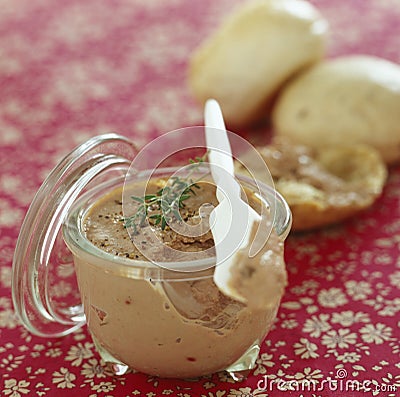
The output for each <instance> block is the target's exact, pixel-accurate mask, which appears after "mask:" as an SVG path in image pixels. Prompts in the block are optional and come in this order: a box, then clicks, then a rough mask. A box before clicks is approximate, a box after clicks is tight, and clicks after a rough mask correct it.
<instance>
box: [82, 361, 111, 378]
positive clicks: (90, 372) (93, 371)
mask: <svg viewBox="0 0 400 397" xmlns="http://www.w3.org/2000/svg"><path fill="white" fill-rule="evenodd" d="M81 374H82V375H83V376H85V377H86V378H89V379H90V378H94V377H96V378H105V377H106V376H107V375H108V376H111V375H112V371H110V370H108V369H107V368H106V367H104V366H103V365H102V364H101V363H99V362H98V361H97V359H96V358H92V359H90V360H88V362H87V363H84V364H83V365H82V370H81Z"/></svg>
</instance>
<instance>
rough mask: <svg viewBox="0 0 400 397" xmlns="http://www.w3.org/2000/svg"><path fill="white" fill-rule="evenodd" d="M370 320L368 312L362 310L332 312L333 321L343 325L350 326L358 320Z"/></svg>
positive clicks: (364, 321)
mask: <svg viewBox="0 0 400 397" xmlns="http://www.w3.org/2000/svg"><path fill="white" fill-rule="evenodd" d="M368 321H369V316H368V314H367V313H362V312H357V313H355V312H353V311H351V310H347V311H344V312H340V313H333V314H332V323H334V324H335V323H338V324H340V325H342V326H343V327H350V326H352V325H353V324H355V323H357V322H361V323H367V322H368Z"/></svg>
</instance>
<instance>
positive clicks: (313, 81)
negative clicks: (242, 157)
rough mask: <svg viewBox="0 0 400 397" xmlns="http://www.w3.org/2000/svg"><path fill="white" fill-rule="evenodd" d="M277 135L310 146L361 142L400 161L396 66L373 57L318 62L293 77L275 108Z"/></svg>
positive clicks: (398, 69) (388, 159)
mask: <svg viewBox="0 0 400 397" xmlns="http://www.w3.org/2000/svg"><path fill="white" fill-rule="evenodd" d="M272 119H273V125H274V128H275V131H276V133H277V135H278V136H284V137H288V138H290V139H292V140H294V141H296V142H299V143H303V144H306V145H309V146H311V147H314V148H318V147H322V146H324V145H327V144H328V145H337V144H348V145H352V144H355V143H365V144H369V145H372V146H374V147H375V148H376V149H377V150H378V151H379V152H380V153H381V155H382V157H383V159H384V161H385V162H386V163H388V164H391V163H394V162H397V161H399V160H400V66H399V65H396V64H394V63H392V62H389V61H386V60H384V59H379V58H375V57H371V56H362V55H355V56H346V57H341V58H337V59H333V60H327V61H324V62H322V63H319V64H317V65H315V66H313V67H312V68H310V69H309V70H308V71H306V72H304V73H303V74H301V75H300V76H298V77H297V78H295V79H293V81H291V82H290V83H289V84H288V85H287V86H286V87H285V88H284V90H283V91H282V93H281V94H280V96H279V98H278V100H277V103H276V105H275V107H274V110H273V115H272Z"/></svg>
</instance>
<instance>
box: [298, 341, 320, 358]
mask: <svg viewBox="0 0 400 397" xmlns="http://www.w3.org/2000/svg"><path fill="white" fill-rule="evenodd" d="M294 349H295V350H294V352H295V354H296V355H298V356H300V358H316V357H318V356H319V354H318V353H317V350H318V346H317V345H316V344H315V343H312V342H310V341H309V340H308V339H306V338H301V339H300V342H297V343H295V344H294Z"/></svg>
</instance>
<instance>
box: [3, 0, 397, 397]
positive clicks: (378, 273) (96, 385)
mask: <svg viewBox="0 0 400 397" xmlns="http://www.w3.org/2000/svg"><path fill="white" fill-rule="evenodd" d="M240 2H241V1H239V0H235V1H232V0H214V1H211V0H191V1H190V2H189V1H185V0H170V1H168V2H167V1H163V0H128V1H123V0H107V1H103V2H97V1H94V0H87V1H84V2H82V1H77V0H71V1H68V2H51V1H49V0H36V1H34V2H33V1H30V0H18V1H8V2H2V5H1V12H0V32H1V34H0V87H1V96H0V170H1V171H0V253H1V255H0V390H1V391H0V394H1V395H2V396H7V397H21V396H40V397H41V396H60V397H61V396H70V395H76V396H78V395H79V396H91V397H94V396H109V397H111V396H114V397H117V396H118V397H120V396H146V397H155V396H177V397H191V396H201V397H249V396H258V397H267V396H285V395H287V396H296V397H297V396H300V395H303V396H313V397H318V396H321V397H322V396H324V397H325V396H339V395H340V396H357V395H373V396H398V395H399V393H400V342H399V328H400V168H399V167H398V166H397V167H393V168H392V169H391V170H390V177H389V181H388V184H387V186H386V188H385V191H384V193H383V196H382V197H381V198H380V199H379V200H378V201H377V203H376V204H375V205H374V206H373V207H372V208H371V209H369V210H368V211H366V212H364V213H363V214H360V215H359V216H358V217H356V218H354V219H352V220H350V221H349V222H346V223H345V224H342V225H339V226H335V227H331V228H328V229H325V230H321V231H318V232H312V233H306V234H301V235H300V234H299V235H294V234H292V235H290V236H289V238H288V240H287V244H286V261H287V267H288V272H289V285H288V287H287V291H286V294H285V296H284V299H283V301H282V305H281V308H280V310H279V313H278V317H277V320H276V322H275V324H274V326H273V329H272V330H271V331H270V333H269V334H268V336H267V338H266V340H265V341H264V342H263V345H262V350H261V354H260V356H259V358H258V360H257V365H256V367H255V369H254V370H253V371H252V372H251V373H250V374H249V377H248V378H247V380H245V381H243V382H240V383H235V382H234V381H233V380H232V379H231V378H230V377H229V376H228V375H227V374H225V373H217V374H214V375H210V376H208V377H203V378H200V379H191V380H167V379H158V378H155V377H151V376H146V375H143V374H139V373H129V374H126V375H124V376H121V377H114V376H112V374H111V373H110V372H109V371H108V369H107V368H106V367H105V366H104V365H103V363H102V362H101V360H100V358H99V356H98V354H97V352H96V351H95V349H94V345H93V342H92V340H91V338H90V336H89V335H88V332H87V330H86V329H85V328H82V329H80V330H78V331H76V332H74V333H73V334H71V335H69V336H66V337H63V338H60V339H43V338H39V337H36V336H33V335H31V334H29V333H28V332H27V331H26V330H25V329H24V328H23V327H22V326H21V325H20V324H19V321H18V319H17V317H16V316H15V314H14V311H13V307H12V300H11V262H12V256H13V251H14V247H15V243H16V239H17V237H18V232H19V228H20V226H21V222H22V220H23V217H24V214H25V212H26V210H27V208H28V206H29V203H30V202H31V200H32V198H33V196H34V193H35V191H36V190H37V189H38V187H39V186H40V184H41V182H42V181H43V179H44V178H45V176H46V175H47V174H48V172H49V171H50V170H51V169H52V168H53V167H54V166H55V164H56V163H57V162H58V161H59V160H60V159H61V158H62V157H63V156H64V155H65V154H66V153H68V152H69V151H70V150H71V149H72V148H73V147H74V146H76V145H77V144H79V143H81V142H83V141H85V140H86V139H88V138H89V137H91V136H94V135H97V134H100V133H104V132H108V131H116V132H118V133H120V134H122V135H126V136H127V137H129V138H131V139H132V140H133V141H134V142H135V143H136V144H137V145H138V146H142V145H144V144H145V143H146V142H148V141H150V140H151V139H153V138H154V137H156V136H158V135H159V134H161V133H164V132H167V131H170V130H173V129H176V128H180V127H183V126H189V125H198V124H201V123H202V121H201V120H202V109H200V108H199V107H198V106H197V105H196V104H195V102H194V100H193V99H192V97H191V95H190V93H189V91H188V88H187V85H186V84H185V67H186V64H187V60H188V57H189V54H190V53H191V51H192V50H193V48H194V47H195V46H196V45H198V44H199V43H200V42H201V41H202V40H203V39H204V37H205V35H207V34H208V33H209V32H211V31H212V30H213V29H215V28H216V26H217V24H218V23H219V21H220V20H221V19H222V18H223V17H224V15H225V14H226V13H227V12H229V11H230V10H231V8H232V7H233V6H234V4H236V3H240ZM312 2H313V3H314V4H315V5H316V6H317V7H319V9H320V10H321V12H322V13H323V14H324V15H325V17H326V18H327V19H328V21H329V23H330V26H331V35H330V46H329V54H328V55H329V56H336V55H342V54H350V53H365V54H371V55H377V56H381V57H384V58H387V59H390V60H392V61H394V62H397V63H399V62H400V3H399V2H398V0H384V1H379V2H378V1H376V0H363V1H358V0H337V1H334V2H333V1H330V0H313V1H312ZM236 132H238V131H236ZM259 133H260V132H259ZM60 283H62V282H60ZM57 291H59V292H58V293H59V294H60V297H61V298H62V294H63V293H64V292H63V291H65V285H64V286H63V285H62V284H60V285H59V286H58V288H55V290H54V294H55V295H57Z"/></svg>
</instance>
